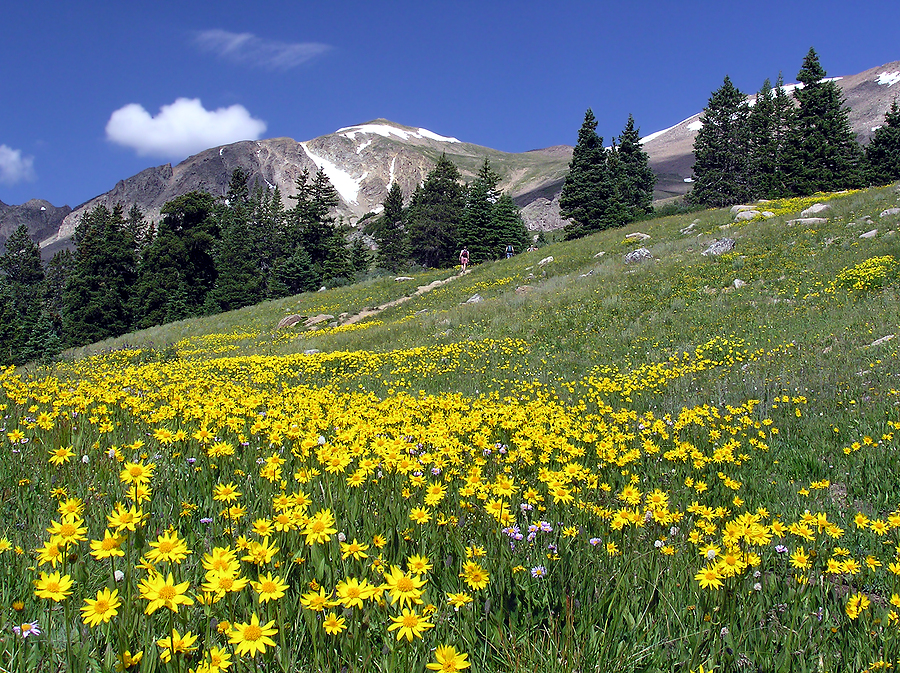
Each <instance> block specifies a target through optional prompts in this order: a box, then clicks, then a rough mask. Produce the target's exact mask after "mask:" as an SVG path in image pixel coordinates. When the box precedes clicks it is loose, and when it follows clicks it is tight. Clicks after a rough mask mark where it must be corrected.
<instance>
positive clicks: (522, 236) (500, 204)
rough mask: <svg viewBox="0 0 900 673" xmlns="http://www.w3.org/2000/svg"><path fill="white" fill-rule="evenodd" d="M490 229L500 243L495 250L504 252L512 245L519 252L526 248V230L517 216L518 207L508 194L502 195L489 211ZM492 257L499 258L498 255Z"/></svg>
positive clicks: (527, 241) (523, 223) (519, 216)
mask: <svg viewBox="0 0 900 673" xmlns="http://www.w3.org/2000/svg"><path fill="white" fill-rule="evenodd" d="M491 229H492V230H493V231H494V232H496V237H497V239H498V240H499V241H500V245H498V246H497V249H500V248H501V247H502V250H506V246H507V245H512V246H513V248H514V249H515V250H518V251H520V252H521V251H522V250H525V248H527V247H528V243H529V240H528V230H527V229H526V228H525V222H524V221H523V220H522V216H521V215H520V214H519V208H518V206H516V204H515V202H514V201H513V200H512V197H511V196H510V195H509V194H502V195H501V196H500V198H498V199H497V203H495V204H494V207H493V208H492V209H491ZM502 250H501V254H502ZM494 256H495V257H499V254H495V255H494Z"/></svg>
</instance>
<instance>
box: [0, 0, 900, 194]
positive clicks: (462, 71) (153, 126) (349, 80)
mask: <svg viewBox="0 0 900 673" xmlns="http://www.w3.org/2000/svg"><path fill="white" fill-rule="evenodd" d="M850 8H851V4H850V3H847V2H845V1H843V2H835V1H831V0H820V1H817V2H790V1H789V0H781V1H779V2H769V1H757V2H749V3H737V2H729V1H727V0H726V1H725V2H723V1H722V0H719V1H718V2H702V1H694V2H679V3H675V2H641V1H633V2H627V3H626V2H599V1H595V2H590V1H577V2H565V1H562V2H555V3H554V2H546V1H545V2H531V1H529V0H518V1H515V2H507V1H505V0H494V1H491V0H481V1H480V2H469V1H467V0H457V1H456V2H421V1H420V2H378V1H377V0H369V1H368V2H357V1H347V2H341V1H339V0H337V1H334V2H322V1H321V0H319V1H318V2H307V1H306V0H292V1H290V2H258V3H250V2H246V0H243V1H241V2H234V1H232V0H218V1H216V2H191V1H190V0H181V1H179V2H169V1H167V0H155V1H154V2H141V3H130V2H115V3H113V2H90V1H86V2H78V3H74V2H73V3H59V2H57V1H54V2H49V1H45V0H33V1H32V2H29V3H24V2H19V3H5V5H4V10H3V15H4V16H3V21H2V22H0V87H2V96H0V200H2V201H3V202H5V203H8V204H10V203H12V204H16V203H22V202H24V201H26V200H28V199H30V198H45V199H48V200H49V201H51V202H52V203H53V204H55V205H63V204H68V205H70V206H73V207H74V206H76V205H78V204H80V203H82V202H84V201H86V200H88V199H89V198H91V197H93V196H95V195H97V194H99V193H102V192H105V191H107V190H109V189H111V188H112V187H113V186H114V185H115V183H116V182H117V181H118V180H120V179H123V178H126V177H129V176H131V175H133V174H135V173H137V172H139V171H141V170H143V169H144V168H147V167H148V166H155V165H159V164H163V163H166V162H169V161H170V162H172V163H173V164H174V163H177V162H178V161H180V160H181V159H183V158H185V157H186V156H188V154H191V153H193V152H196V151H199V150H200V149H203V148H204V147H206V146H213V145H217V144H221V143H223V142H225V141H226V139H227V140H238V139H240V138H241V137H242V138H255V137H262V138H268V137H277V136H289V137H292V138H295V139H297V140H308V139H310V138H314V137H316V136H320V135H324V134H326V133H330V132H332V131H335V130H337V129H338V128H341V127H344V126H351V125H353V124H358V123H362V122H364V121H368V120H370V119H374V118H377V117H385V118H388V119H391V120H392V121H395V122H399V123H402V124H408V125H410V126H420V127H424V128H427V129H430V130H431V131H434V132H436V133H439V134H442V135H448V136H454V137H456V138H459V139H460V140H463V141H466V142H473V143H477V144H480V145H486V146H489V147H493V148H495V149H499V150H504V151H509V152H521V151H525V150H529V149H536V148H540V147H547V146H550V145H558V144H574V142H575V140H576V137H577V132H578V127H579V126H580V124H581V121H582V118H583V116H584V112H585V110H586V109H587V108H588V107H591V108H592V109H593V111H594V113H595V115H596V117H597V119H598V122H599V126H598V132H599V133H600V134H601V135H602V136H604V138H606V139H608V138H609V137H610V136H611V135H615V134H618V133H619V132H620V131H621V129H622V127H623V126H624V124H625V121H626V119H627V116H628V114H629V113H632V114H633V115H634V117H635V120H636V122H637V124H638V126H639V127H640V128H641V131H642V133H643V134H644V135H648V134H650V133H652V132H654V131H657V130H660V129H662V128H665V127H668V126H671V125H673V124H675V123H677V122H679V121H681V120H682V119H684V118H686V117H688V116H690V115H692V114H693V113H695V112H698V111H700V110H701V109H702V108H703V107H704V105H705V104H706V102H707V99H708V98H709V95H710V93H711V92H712V91H713V90H714V89H715V88H717V87H718V86H719V85H720V84H721V83H722V79H723V78H724V76H725V75H726V74H728V75H729V76H730V77H731V79H732V80H733V81H734V82H735V84H736V85H737V86H738V87H739V88H741V89H742V90H744V91H746V92H751V91H755V90H757V89H758V88H759V87H760V85H761V84H762V82H763V80H764V79H765V78H766V77H769V78H771V79H772V80H774V79H775V77H777V75H778V73H779V71H783V73H784V77H785V80H786V81H787V82H791V81H794V76H795V75H796V74H797V71H798V70H799V68H800V64H801V62H802V59H803V56H804V55H805V54H806V52H807V50H808V49H809V47H810V46H814V47H815V48H816V50H817V52H818V53H819V56H820V60H821V62H822V65H823V66H824V68H825V69H826V71H827V72H828V74H829V75H831V76H837V75H850V74H855V73H858V72H861V71H863V70H867V69H869V68H873V67H876V66H879V65H882V64H884V63H888V62H891V61H895V60H900V41H898V40H897V29H898V26H900V2H897V1H896V0H892V1H890V2H865V3H860V5H859V6H858V8H856V9H850ZM898 93H900V91H898ZM238 136H240V137H238Z"/></svg>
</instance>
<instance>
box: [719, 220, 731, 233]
mask: <svg viewBox="0 0 900 673" xmlns="http://www.w3.org/2000/svg"><path fill="white" fill-rule="evenodd" d="M719 229H721V230H722V231H727V230H728V229H731V222H729V223H728V224H720V225H719Z"/></svg>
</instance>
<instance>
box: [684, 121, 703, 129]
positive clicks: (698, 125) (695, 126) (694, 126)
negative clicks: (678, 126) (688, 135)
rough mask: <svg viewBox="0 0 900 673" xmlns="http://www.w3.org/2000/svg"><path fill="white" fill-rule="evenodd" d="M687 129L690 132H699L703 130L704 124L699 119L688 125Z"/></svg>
mask: <svg viewBox="0 0 900 673" xmlns="http://www.w3.org/2000/svg"><path fill="white" fill-rule="evenodd" d="M687 127H688V131H699V130H700V129H702V128H703V122H702V121H700V120H699V119H698V120H697V121H695V122H691V123H690V124H688V126H687Z"/></svg>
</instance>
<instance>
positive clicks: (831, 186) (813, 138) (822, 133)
mask: <svg viewBox="0 0 900 673" xmlns="http://www.w3.org/2000/svg"><path fill="white" fill-rule="evenodd" d="M825 74H826V73H825V70H824V69H823V68H822V66H821V64H820V63H819V57H818V55H817V54H816V52H815V49H813V48H810V50H809V52H808V53H807V54H806V57H805V58H804V59H803V66H802V67H801V68H800V72H799V73H798V74H797V81H798V82H800V83H801V84H802V85H803V86H802V87H798V88H797V89H795V90H794V98H795V99H796V100H797V102H798V104H799V107H798V109H797V115H796V124H795V127H794V130H793V133H792V135H791V139H790V143H789V145H788V155H789V156H788V165H787V170H788V172H789V177H788V188H789V190H790V192H791V193H792V194H794V195H806V194H813V193H815V192H827V191H835V190H839V189H847V188H853V187H859V186H862V184H863V182H864V176H863V166H862V163H863V156H864V155H863V150H862V148H861V147H860V145H859V143H858V142H857V140H856V136H855V135H854V134H853V130H852V129H851V127H850V120H849V116H848V115H849V112H850V111H849V109H848V108H847V107H846V106H845V104H844V96H843V94H842V93H841V90H840V88H839V87H838V85H837V84H836V83H835V82H825V81H823V80H824V79H825Z"/></svg>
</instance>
